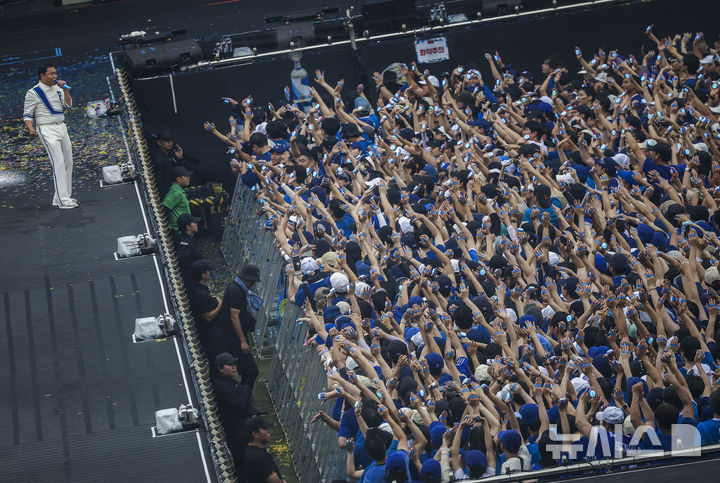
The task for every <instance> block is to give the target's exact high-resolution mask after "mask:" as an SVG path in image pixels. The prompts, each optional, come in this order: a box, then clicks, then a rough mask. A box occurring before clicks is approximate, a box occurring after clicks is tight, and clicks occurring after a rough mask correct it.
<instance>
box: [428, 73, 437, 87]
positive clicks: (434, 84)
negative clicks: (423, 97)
mask: <svg viewBox="0 0 720 483" xmlns="http://www.w3.org/2000/svg"><path fill="white" fill-rule="evenodd" d="M427 80H429V81H430V84H432V85H433V86H434V87H435V89H438V88H439V87H440V81H439V80H438V78H437V77H435V76H434V75H429V76H427Z"/></svg>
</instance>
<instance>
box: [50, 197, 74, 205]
mask: <svg viewBox="0 0 720 483" xmlns="http://www.w3.org/2000/svg"><path fill="white" fill-rule="evenodd" d="M70 201H71V202H73V203H75V204H77V200H76V199H75V198H70ZM52 205H53V206H60V204H59V203H58V202H57V201H55V200H53V202H52Z"/></svg>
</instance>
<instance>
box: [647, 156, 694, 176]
mask: <svg viewBox="0 0 720 483" xmlns="http://www.w3.org/2000/svg"><path fill="white" fill-rule="evenodd" d="M671 169H674V170H675V171H677V174H678V176H679V177H680V179H681V180H682V178H683V176H684V175H685V164H678V165H671V166H665V165H663V164H658V163H655V162H654V161H653V160H651V159H650V158H647V159H646V160H645V163H644V164H643V171H644V172H645V173H649V172H650V171H653V170H654V171H657V172H658V173H659V174H660V176H662V177H663V178H665V179H666V180H668V181H670V179H671V178H672V172H671Z"/></svg>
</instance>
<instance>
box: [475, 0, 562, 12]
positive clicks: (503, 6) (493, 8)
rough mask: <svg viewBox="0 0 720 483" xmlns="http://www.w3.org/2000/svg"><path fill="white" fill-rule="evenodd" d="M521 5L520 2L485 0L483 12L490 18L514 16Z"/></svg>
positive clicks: (513, 0) (514, 0)
mask: <svg viewBox="0 0 720 483" xmlns="http://www.w3.org/2000/svg"><path fill="white" fill-rule="evenodd" d="M521 3H522V2H520V0H483V12H484V13H486V14H488V15H489V16H493V15H507V14H512V13H515V7H519V6H521V5H520V4H521ZM551 3H552V2H551Z"/></svg>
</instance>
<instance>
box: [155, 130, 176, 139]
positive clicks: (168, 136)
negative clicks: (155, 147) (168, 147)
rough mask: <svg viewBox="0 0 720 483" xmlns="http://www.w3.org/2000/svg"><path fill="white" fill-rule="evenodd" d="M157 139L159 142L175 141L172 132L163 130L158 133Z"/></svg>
mask: <svg viewBox="0 0 720 483" xmlns="http://www.w3.org/2000/svg"><path fill="white" fill-rule="evenodd" d="M158 139H159V140H160V141H174V140H175V135H174V134H173V133H172V131H170V130H168V129H163V130H162V131H160V133H159V134H158Z"/></svg>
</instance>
